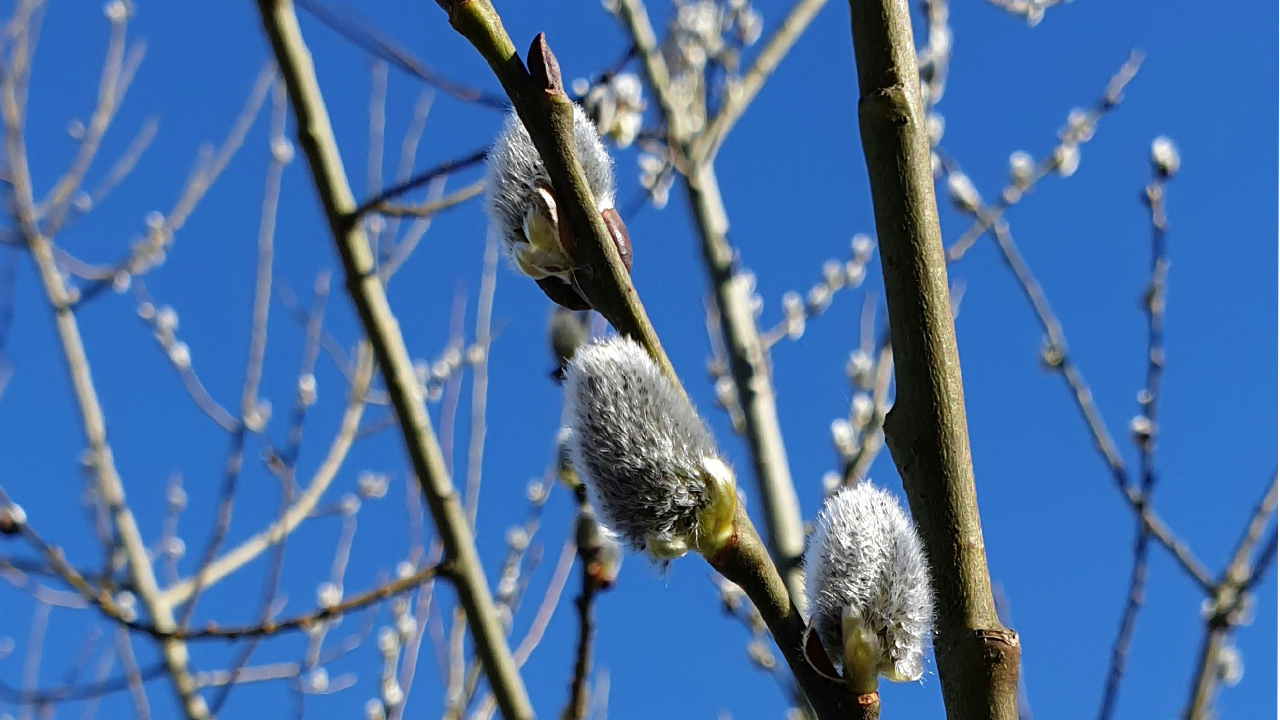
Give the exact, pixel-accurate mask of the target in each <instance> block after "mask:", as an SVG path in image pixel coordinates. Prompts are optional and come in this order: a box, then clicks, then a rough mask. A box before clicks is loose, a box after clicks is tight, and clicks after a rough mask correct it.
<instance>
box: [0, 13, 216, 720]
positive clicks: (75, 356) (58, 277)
mask: <svg viewBox="0 0 1280 720" xmlns="http://www.w3.org/2000/svg"><path fill="white" fill-rule="evenodd" d="M36 10H38V8H37V3H34V2H31V1H30V0H27V1H25V2H23V3H21V4H20V5H19V7H18V9H17V11H16V12H15V18H14V21H13V23H12V25H11V29H10V32H12V33H13V34H14V37H13V39H12V41H11V46H10V52H9V57H8V62H7V63H6V65H7V68H6V69H7V72H5V73H4V74H3V76H2V77H0V114H3V121H4V128H5V164H6V169H7V175H8V181H9V188H10V195H11V200H12V207H13V214H14V218H13V220H14V225H15V227H16V228H17V230H18V232H20V233H21V235H22V236H23V238H24V240H25V241H26V243H27V247H28V248H29V249H30V251H31V256H32V258H33V259H34V261H35V264H36V269H37V271H38V274H39V276H40V281H41V284H42V286H43V289H44V293H45V296H46V298H47V300H48V302H49V305H50V307H51V308H52V310H53V315H54V325H55V327H56V330H57V333H58V338H59V341H60V344H61V345H62V351H63V357H64V360H65V361H66V364H67V369H68V372H69V374H70V377H71V383H72V389H73V393H74V397H75V399H76V404H77V406H78V408H79V410H80V420H81V426H82V429H83V432H84V435H85V439H86V441H87V444H88V452H87V457H88V458H89V466H90V467H91V469H92V474H93V477H94V482H95V486H96V488H95V489H96V492H97V494H98V496H99V497H100V498H101V500H102V502H103V504H104V505H105V506H106V507H107V509H108V511H109V514H110V517H111V519H112V524H113V526H114V528H115V532H116V535H117V537H118V538H119V542H120V546H121V549H122V550H123V552H124V554H125V556H126V558H127V567H128V570H129V576H130V580H131V582H132V584H133V590H134V593H135V594H136V595H137V597H138V599H139V601H140V602H141V603H142V605H143V607H145V608H146V610H147V613H148V615H150V616H151V619H152V622H154V623H155V624H156V626H157V627H159V628H161V629H164V630H168V631H171V630H173V629H174V628H175V627H176V625H175V622H174V616H173V608H172V606H171V605H169V604H168V603H166V602H164V601H163V599H162V598H161V597H160V588H159V585H158V583H157V582H156V577H155V569H154V567H153V566H152V564H151V559H150V557H149V555H148V553H147V547H146V544H145V543H144V542H143V540H142V533H141V532H140V531H139V529H138V524H137V521H136V520H135V519H134V516H133V513H132V512H131V511H130V509H129V507H128V505H127V504H126V503H125V493H124V483H123V481H122V480H121V478H120V475H119V473H118V472H117V470H116V465H115V460H114V458H113V457H112V453H111V446H110V444H109V443H108V440H107V430H106V428H107V424H106V417H105V413H104V412H103V409H102V406H101V405H100V404H99V402H98V394H97V389H96V387H95V385H94V382H93V377H92V375H91V373H90V370H89V360H88V356H87V354H86V352H85V348H84V343H83V341H82V340H81V337H80V328H79V323H78V321H77V319H76V316H75V314H74V313H73V312H72V296H71V293H70V292H69V289H68V287H67V283H66V281H65V280H64V279H63V277H62V274H61V273H60V272H59V269H58V266H57V262H56V261H55V260H54V253H53V242H52V240H51V239H50V238H48V237H46V236H45V235H44V233H42V232H41V230H40V228H39V225H38V221H37V215H36V209H35V201H34V199H33V189H32V184H31V170H30V166H29V164H28V159H27V147H26V139H25V115H26V105H25V101H26V87H27V86H26V84H27V82H28V81H29V77H30V69H31V65H30V60H31V56H30V52H31V45H30V41H31V40H32V37H31V32H30V27H31V25H30V21H31V17H32V13H34V12H35V11H36ZM162 655H163V657H164V660H165V666H166V669H167V670H168V672H169V673H170V675H171V676H172V678H173V685H174V689H175V691H176V693H177V695H178V699H179V701H180V703H181V705H182V707H183V709H184V711H185V712H186V714H187V716H188V717H189V718H192V720H204V718H206V717H207V709H206V708H205V707H204V703H203V701H202V700H201V699H200V697H199V694H198V693H197V691H196V688H195V686H194V683H193V682H192V679H191V673H190V670H189V668H188V660H189V658H188V656H187V651H186V648H185V647H184V646H183V644H182V643H181V642H180V641H175V640H167V641H165V642H164V643H163V645H162Z"/></svg>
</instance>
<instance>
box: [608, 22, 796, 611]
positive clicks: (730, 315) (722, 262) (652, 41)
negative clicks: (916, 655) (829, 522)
mask: <svg viewBox="0 0 1280 720" xmlns="http://www.w3.org/2000/svg"><path fill="white" fill-rule="evenodd" d="M812 5H814V3H801V4H800V5H799V6H798V7H797V8H796V9H795V11H794V12H797V13H799V17H798V18H796V19H794V21H793V22H794V23H795V24H794V25H793V26H788V25H787V24H785V23H784V26H783V28H782V29H781V30H780V31H779V33H781V38H782V39H778V36H775V40H777V45H776V47H775V48H774V50H773V52H771V53H770V54H769V56H768V58H773V59H772V60H769V62H770V63H772V64H776V62H777V61H778V60H780V59H781V56H782V55H783V54H785V50H786V49H788V48H789V47H790V44H791V43H792V42H794V39H793V38H792V39H788V38H789V37H790V36H789V34H788V33H790V32H792V30H794V32H796V33H798V32H799V31H800V30H802V29H803V28H804V26H805V25H806V24H807V22H808V20H810V19H812V15H811V13H812V12H816V7H811V6H812ZM817 5H821V3H817ZM618 10H619V16H620V17H621V18H622V20H623V23H624V25H626V27H627V30H628V31H629V32H630V34H631V41H632V42H633V43H634V44H635V46H636V48H637V50H638V51H639V54H640V57H641V58H642V59H643V61H644V67H645V73H646V76H647V78H648V81H649V86H650V88H651V89H652V90H653V93H654V95H655V96H656V97H657V98H658V107H659V109H660V110H661V113H662V117H663V120H664V121H665V122H666V124H667V127H668V129H669V133H670V138H671V142H670V145H671V147H672V150H673V151H675V152H680V151H681V149H682V148H686V147H689V146H690V145H691V144H692V143H697V142H699V139H698V138H688V137H685V136H684V134H683V133H684V128H686V127H687V126H689V124H690V123H689V121H688V119H687V118H685V117H684V111H683V110H682V109H681V106H680V105H679V104H678V103H677V102H676V101H675V100H674V99H672V97H671V96H672V90H671V88H670V75H669V71H668V69H667V67H666V63H665V61H664V60H663V58H662V54H661V52H660V50H659V48H658V47H657V44H656V43H657V40H656V38H655V37H654V35H653V30H652V25H651V24H650V22H649V18H648V13H647V11H646V10H645V7H644V3H643V2H642V1H641V0H620V2H619V3H618ZM788 27H791V28H792V30H788ZM770 44H771V46H772V45H773V42H772V41H771V43H770ZM764 67H765V66H762V68H761V70H760V72H759V73H758V78H759V79H758V82H759V83H763V82H764V79H765V78H766V77H767V76H768V71H767V70H765V69H764ZM757 89H758V88H757ZM745 107H746V106H745V104H744V105H743V106H742V108H741V109H739V110H736V111H735V112H737V113H738V114H741V111H742V110H745ZM725 117H726V119H725V121H724V122H723V123H722V126H721V128H722V131H724V132H727V131H728V128H729V126H731V125H732V119H731V118H732V117H733V116H725ZM701 137H702V136H699V138H701ZM714 142H715V143H719V142H720V140H714ZM708 147H710V146H709V145H708ZM704 152H705V151H704ZM685 154H686V155H687V159H688V162H687V163H683V162H680V163H677V164H676V167H677V169H678V170H680V171H681V173H682V175H683V177H684V185H685V189H686V194H687V196H688V198H689V204H690V206H691V208H692V210H693V215H694V222H695V227H696V229H697V232H698V239H699V241H700V245H701V249H702V258H703V264H704V266H705V267H706V269H707V276H708V280H709V282H710V284H711V287H712V290H713V296H714V298H715V301H716V305H717V309H718V311H719V315H720V331H721V334H722V335H723V336H724V344H725V350H726V353H727V354H728V357H729V367H730V370H731V372H732V377H733V380H734V387H735V389H736V390H737V395H738V405H739V407H740V408H741V410H742V414H743V430H744V434H745V436H746V438H747V444H748V448H749V450H750V454H751V461H752V469H753V470H754V473H755V478H756V482H757V484H758V486H759V489H760V496H761V505H762V506H763V509H764V516H765V527H766V529H767V532H766V538H767V541H768V544H769V551H770V555H771V556H772V558H773V560H774V562H775V563H777V565H778V568H779V571H780V572H782V574H783V577H784V578H785V579H786V582H787V588H788V592H789V593H790V594H791V595H792V596H793V597H796V598H799V597H802V595H801V593H802V592H803V588H802V585H803V578H802V575H801V574H800V570H799V564H800V556H801V555H802V554H803V553H804V527H803V524H802V523H801V519H800V501H799V498H798V497H797V496H796V490H795V484H794V483H793V482H792V479H791V470H790V466H789V464H788V462H787V453H786V447H785V445H784V444H783V439H782V429H781V426H780V424H779V422H778V411H777V405H776V400H775V396H774V391H773V383H772V380H771V378H770V368H769V364H768V358H767V356H766V349H765V345H764V343H763V342H762V340H761V336H760V328H759V327H758V325H757V324H756V318H755V315H754V313H753V312H752V311H751V297H750V292H749V289H748V287H747V282H746V281H745V278H744V277H743V276H741V275H740V274H739V273H738V272H737V261H736V258H735V256H736V251H735V249H734V248H733V246H732V245H730V243H729V238H728V233H729V218H728V213H727V211H726V210H725V207H724V202H723V200H722V199H721V197H720V185H719V180H718V179H717V177H716V173H715V169H714V167H713V166H712V163H711V161H710V158H707V159H705V160H699V159H697V158H698V157H699V156H698V155H696V154H694V153H692V152H688V153H685Z"/></svg>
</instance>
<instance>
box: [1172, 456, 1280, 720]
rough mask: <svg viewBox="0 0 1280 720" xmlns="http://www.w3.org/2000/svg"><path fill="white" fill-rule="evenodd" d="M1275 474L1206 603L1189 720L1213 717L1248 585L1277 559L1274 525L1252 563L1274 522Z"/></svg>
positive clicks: (1188, 705)
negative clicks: (1228, 647)
mask: <svg viewBox="0 0 1280 720" xmlns="http://www.w3.org/2000/svg"><path fill="white" fill-rule="evenodd" d="M1276 477H1277V476H1276V473H1274V472H1273V473H1272V474H1271V481H1270V482H1269V483H1268V484H1267V489H1266V492H1265V493H1264V494H1263V496H1262V499H1261V500H1259V501H1258V504H1257V506H1255V507H1254V510H1253V512H1252V513H1251V514H1250V516H1249V522H1248V524H1247V525H1246V526H1245V531H1244V534H1243V536H1242V537H1241V538H1240V542H1239V543H1238V544H1237V545H1236V549H1235V552H1234V553H1232V555H1231V560H1230V562H1228V563H1227V566H1226V568H1225V569H1224V570H1223V572H1222V575H1221V577H1220V578H1219V580H1218V582H1217V584H1216V585H1215V586H1214V588H1213V592H1212V593H1211V595H1210V597H1209V600H1208V601H1207V602H1206V607H1207V610H1208V612H1207V616H1206V618H1205V631H1204V639H1203V640H1202V641H1201V645H1200V653H1199V662H1198V665H1197V669H1196V673H1195V675H1194V676H1193V677H1192V681H1191V697H1190V700H1188V702H1187V710H1186V714H1185V715H1184V716H1183V717H1184V718H1185V720H1203V719H1204V718H1207V717H1209V712H1210V705H1211V704H1212V703H1213V696H1214V693H1215V692H1216V691H1217V687H1218V683H1219V682H1221V680H1222V678H1221V676H1220V673H1219V665H1220V662H1221V661H1220V655H1221V653H1222V651H1223V648H1224V644H1225V642H1226V640H1227V636H1228V634H1230V632H1231V630H1232V629H1233V628H1234V627H1235V626H1236V625H1238V624H1240V622H1241V620H1242V619H1243V618H1242V616H1243V615H1244V614H1245V606H1246V598H1247V595H1248V588H1251V587H1252V586H1253V585H1254V584H1256V583H1257V582H1258V581H1259V580H1260V578H1261V577H1262V574H1263V573H1265V572H1266V571H1267V569H1268V568H1269V567H1270V566H1271V564H1272V563H1273V562H1274V561H1275V556H1276V529H1275V528H1274V527H1273V528H1271V533H1270V534H1269V536H1268V538H1267V544H1266V545H1264V546H1263V549H1262V551H1261V552H1259V553H1258V554H1257V556H1256V558H1254V560H1253V562H1252V563H1250V556H1251V555H1253V551H1254V548H1256V547H1257V545H1258V542H1259V541H1261V540H1262V534H1263V532H1264V531H1265V530H1266V529H1267V526H1268V525H1270V524H1271V517H1272V515H1274V514H1275V511H1276V501H1277V489H1278V488H1277V480H1276Z"/></svg>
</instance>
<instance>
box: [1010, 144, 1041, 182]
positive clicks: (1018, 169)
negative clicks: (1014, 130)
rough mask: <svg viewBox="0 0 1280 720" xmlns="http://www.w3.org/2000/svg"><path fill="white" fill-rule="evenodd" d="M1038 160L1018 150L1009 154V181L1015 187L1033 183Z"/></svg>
mask: <svg viewBox="0 0 1280 720" xmlns="http://www.w3.org/2000/svg"><path fill="white" fill-rule="evenodd" d="M1035 169H1036V161H1035V159H1034V158H1032V157H1031V156H1030V155H1028V154H1027V153H1025V152H1023V151H1021V150H1017V151H1015V152H1014V153H1013V154H1012V155H1010V156H1009V181H1010V182H1011V183H1013V185H1014V186H1015V187H1020V188H1021V187H1026V186H1027V185H1028V184H1030V183H1031V174H1032V173H1034V172H1035Z"/></svg>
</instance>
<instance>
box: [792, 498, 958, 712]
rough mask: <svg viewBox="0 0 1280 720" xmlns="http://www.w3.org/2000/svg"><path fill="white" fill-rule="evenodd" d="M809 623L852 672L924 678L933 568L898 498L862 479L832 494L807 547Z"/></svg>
mask: <svg viewBox="0 0 1280 720" xmlns="http://www.w3.org/2000/svg"><path fill="white" fill-rule="evenodd" d="M804 563H805V573H806V576H805V590H806V594H807V595H808V596H809V626H810V627H811V628H812V629H813V631H814V632H816V633H817V635H818V638H819V639H820V640H821V642H822V645H823V647H824V648H825V649H826V651H827V655H828V657H830V658H831V661H832V663H833V664H835V666H836V667H838V668H839V667H843V668H844V674H845V678H846V679H847V680H848V679H851V678H852V679H853V682H854V683H856V684H859V685H861V686H863V687H866V686H867V685H869V686H870V689H872V690H874V686H875V678H876V677H877V676H879V675H883V676H884V677H886V678H888V679H889V680H892V681H894V682H908V681H913V680H918V679H920V676H921V675H922V674H923V672H924V667H923V659H924V648H925V643H926V642H927V641H928V639H929V636H930V627H931V625H932V621H933V593H932V590H931V589H930V586H929V569H928V566H927V564H926V563H925V558H924V553H923V552H922V550H921V548H920V538H919V537H918V536H917V535H916V531H915V526H914V525H913V524H912V522H911V519H910V518H908V517H907V515H906V513H905V512H903V510H902V507H901V505H899V504H898V501H897V499H896V498H894V496H893V495H891V494H889V493H888V492H887V491H885V490H882V489H880V488H878V487H876V486H874V485H872V484H871V483H870V482H867V481H862V482H859V483H858V484H856V485H854V486H852V487H848V488H845V489H843V490H841V491H840V492H838V493H836V494H835V495H832V496H831V497H830V498H828V499H827V501H826V503H825V504H824V505H823V507H822V510H821V511H820V512H819V513H818V517H817V519H816V520H815V521H814V531H813V536H812V537H811V538H810V540H809V547H808V548H807V549H806V551H805V556H804Z"/></svg>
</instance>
